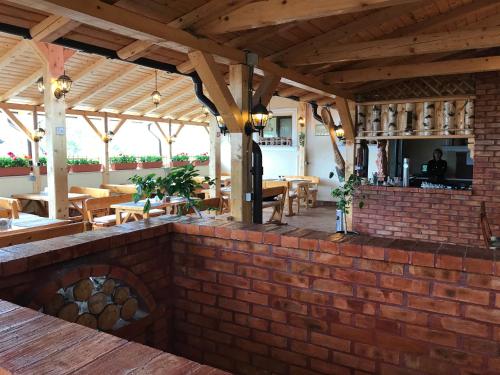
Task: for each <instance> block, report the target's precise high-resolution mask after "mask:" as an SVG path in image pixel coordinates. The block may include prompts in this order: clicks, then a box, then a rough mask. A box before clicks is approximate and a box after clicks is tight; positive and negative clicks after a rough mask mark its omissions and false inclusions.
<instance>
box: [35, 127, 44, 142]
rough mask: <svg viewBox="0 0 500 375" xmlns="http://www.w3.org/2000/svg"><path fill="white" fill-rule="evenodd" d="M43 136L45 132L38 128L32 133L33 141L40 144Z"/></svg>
mask: <svg viewBox="0 0 500 375" xmlns="http://www.w3.org/2000/svg"><path fill="white" fill-rule="evenodd" d="M44 136H45V130H44V129H42V128H38V129H36V130H35V131H34V132H33V141H35V142H40V141H41V140H42V138H43V137H44Z"/></svg>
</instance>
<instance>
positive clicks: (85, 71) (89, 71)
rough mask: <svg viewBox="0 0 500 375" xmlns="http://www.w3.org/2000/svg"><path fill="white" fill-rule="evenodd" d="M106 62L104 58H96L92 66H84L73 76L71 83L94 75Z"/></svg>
mask: <svg viewBox="0 0 500 375" xmlns="http://www.w3.org/2000/svg"><path fill="white" fill-rule="evenodd" d="M107 61H108V60H107V59H106V58H104V57H98V58H97V60H95V61H94V62H93V63H92V64H89V65H87V66H85V67H84V68H83V69H82V70H80V71H79V72H77V73H76V74H74V75H73V76H72V77H71V78H72V79H73V81H75V82H78V81H79V80H81V79H82V78H84V77H86V76H87V75H88V74H95V72H96V71H98V70H99V69H100V68H102V67H103V66H104V65H105V64H106V62H107Z"/></svg>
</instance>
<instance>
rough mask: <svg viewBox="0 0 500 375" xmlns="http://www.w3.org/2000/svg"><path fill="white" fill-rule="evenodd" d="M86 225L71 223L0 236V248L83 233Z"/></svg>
mask: <svg viewBox="0 0 500 375" xmlns="http://www.w3.org/2000/svg"><path fill="white" fill-rule="evenodd" d="M86 227H87V226H86V224H85V223H70V224H65V225H60V226H56V227H52V228H43V229H40V228H36V227H34V228H29V229H26V230H23V232H22V233H13V234H10V235H6V236H0V247H6V246H12V245H18V244H22V243H28V242H34V241H41V240H46V239H49V238H54V237H60V236H67V235H70V234H76V233H81V232H84V231H85V230H86Z"/></svg>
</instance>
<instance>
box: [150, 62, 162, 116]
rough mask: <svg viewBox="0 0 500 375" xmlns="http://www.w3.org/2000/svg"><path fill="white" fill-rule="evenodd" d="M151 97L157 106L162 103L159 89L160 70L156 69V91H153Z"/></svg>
mask: <svg viewBox="0 0 500 375" xmlns="http://www.w3.org/2000/svg"><path fill="white" fill-rule="evenodd" d="M151 99H152V100H153V103H154V105H155V106H157V107H158V104H160V101H161V94H160V92H159V91H158V71H157V70H155V91H153V92H152V93H151Z"/></svg>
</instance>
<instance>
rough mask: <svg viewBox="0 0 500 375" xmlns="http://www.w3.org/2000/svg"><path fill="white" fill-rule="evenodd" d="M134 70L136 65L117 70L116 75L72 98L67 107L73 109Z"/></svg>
mask: <svg viewBox="0 0 500 375" xmlns="http://www.w3.org/2000/svg"><path fill="white" fill-rule="evenodd" d="M136 69H137V65H132V64H131V65H127V66H124V67H123V68H121V69H119V70H118V71H117V72H116V73H114V74H113V75H111V76H110V77H108V78H107V79H105V80H104V81H102V82H98V83H97V84H96V85H94V86H92V87H90V88H88V89H87V90H85V92H83V93H82V94H80V95H79V96H78V97H76V98H73V99H72V100H71V101H70V102H69V103H68V107H70V108H71V107H74V106H76V105H78V104H79V103H81V102H83V101H85V100H87V99H89V98H91V97H92V96H94V95H96V94H97V93H99V92H101V91H103V90H105V89H106V88H108V87H109V86H111V85H112V84H113V83H115V82H116V81H117V80H119V79H121V78H123V77H125V76H126V75H127V74H129V73H131V72H133V71H134V70H136Z"/></svg>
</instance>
